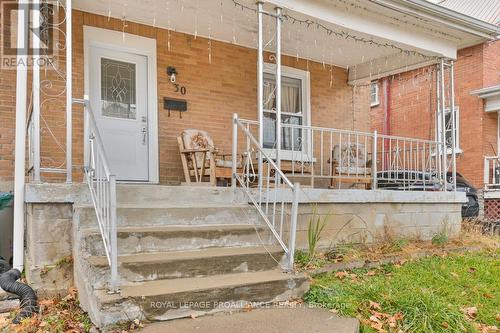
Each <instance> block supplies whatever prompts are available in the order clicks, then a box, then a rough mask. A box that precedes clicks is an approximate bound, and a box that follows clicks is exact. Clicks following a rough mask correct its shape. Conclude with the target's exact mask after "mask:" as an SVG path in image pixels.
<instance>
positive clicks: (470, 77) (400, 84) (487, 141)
mask: <svg viewBox="0 0 500 333" xmlns="http://www.w3.org/2000/svg"><path fill="white" fill-rule="evenodd" d="M499 54H500V42H498V41H497V42H490V43H484V44H481V45H476V46H473V47H469V48H466V49H462V50H460V51H459V52H458V59H457V61H456V63H455V96H456V105H457V106H458V107H459V108H460V140H459V143H460V149H461V150H462V152H461V153H460V154H459V155H458V156H457V168H458V169H457V170H458V171H459V172H460V173H462V174H463V175H464V176H465V177H466V178H468V179H470V181H472V182H473V183H474V184H475V185H476V186H477V187H478V188H482V187H483V165H484V161H483V157H484V156H485V155H492V154H495V153H498V152H496V149H497V148H496V147H497V126H498V125H497V114H496V113H486V112H484V106H483V102H482V100H481V99H479V98H478V97H477V96H473V95H471V94H470V93H471V92H472V91H474V90H477V89H481V88H484V87H488V86H492V85H496V84H500V57H499V56H498V55H499ZM434 68H435V67H434V66H432V67H428V68H423V69H418V70H414V71H410V72H407V73H403V74H400V75H395V76H393V77H390V78H388V80H389V82H390V95H391V99H390V111H389V116H388V118H389V120H388V124H389V126H387V125H386V126H385V128H389V129H390V133H387V134H392V135H401V136H408V137H415V138H422V139H434V137H435V121H436V120H435V112H436V96H435V95H436V87H435V86H436V82H435V81H436V80H435V73H434V72H433V71H434ZM382 82H383V80H380V81H379V86H380V94H381V96H380V100H381V104H380V105H379V106H377V107H373V108H372V109H371V111H370V115H371V120H372V129H376V130H378V131H379V132H381V133H382V132H383V129H384V119H387V115H385V114H384V109H385V108H384V103H383V101H384V98H383V96H382V94H383V89H382ZM384 117H386V118H384Z"/></svg>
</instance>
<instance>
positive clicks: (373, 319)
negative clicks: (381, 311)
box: [370, 315, 381, 324]
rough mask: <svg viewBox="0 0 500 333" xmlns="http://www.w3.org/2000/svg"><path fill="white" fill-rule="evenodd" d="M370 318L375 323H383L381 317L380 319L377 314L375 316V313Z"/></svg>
mask: <svg viewBox="0 0 500 333" xmlns="http://www.w3.org/2000/svg"><path fill="white" fill-rule="evenodd" d="M370 320H371V321H373V322H374V323H378V324H380V323H381V322H380V319H378V318H377V316H375V315H372V316H370Z"/></svg>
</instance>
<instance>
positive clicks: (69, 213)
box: [26, 184, 465, 327]
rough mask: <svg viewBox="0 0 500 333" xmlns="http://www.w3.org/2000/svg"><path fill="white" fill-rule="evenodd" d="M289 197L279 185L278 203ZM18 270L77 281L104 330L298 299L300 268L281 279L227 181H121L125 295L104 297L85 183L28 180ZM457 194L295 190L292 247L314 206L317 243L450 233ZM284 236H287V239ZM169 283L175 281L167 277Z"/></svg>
mask: <svg viewBox="0 0 500 333" xmlns="http://www.w3.org/2000/svg"><path fill="white" fill-rule="evenodd" d="M281 198H284V199H285V200H289V199H290V198H291V193H289V192H286V191H283V192H280V193H279V195H278V199H281ZM26 201H27V219H26V233H27V238H26V240H27V246H26V272H27V278H28V282H29V283H30V284H31V285H32V286H33V287H34V288H35V289H37V290H38V292H39V293H45V294H54V293H62V292H65V291H66V290H67V289H68V288H69V287H70V286H71V285H73V284H75V285H76V287H77V288H78V290H79V292H80V301H81V303H82V306H83V308H84V309H85V310H87V311H88V312H89V314H90V316H91V318H92V320H93V321H94V323H95V324H97V325H98V326H100V327H103V326H107V325H110V324H113V323H115V322H117V321H120V320H125V319H127V318H128V319H130V318H136V317H141V316H146V317H147V318H150V319H153V320H164V319H172V318H177V317H182V316H189V315H199V314H202V313H212V312H214V311H219V310H222V309H220V308H218V307H217V306H216V304H217V302H221V301H227V302H236V303H237V304H239V305H240V306H243V307H244V306H245V304H248V303H249V302H250V303H251V302H257V303H269V302H276V301H286V300H287V299H288V298H289V297H300V296H301V295H302V294H303V293H304V292H305V291H306V290H307V286H308V282H307V278H305V277H304V276H294V275H288V274H285V275H283V273H282V271H281V268H280V260H283V258H282V255H283V252H282V250H281V248H276V246H275V244H273V243H272V242H273V238H272V237H270V232H269V230H268V229H267V227H266V226H265V225H264V224H263V222H262V220H261V219H260V217H259V216H258V213H257V211H256V209H255V208H254V207H253V206H251V204H249V203H248V199H246V198H245V197H244V196H243V195H242V193H241V192H240V193H237V194H236V195H235V194H234V193H233V192H232V190H231V189H229V188H207V187H199V188H195V187H171V186H154V185H119V186H118V188H117V201H118V202H117V204H118V210H117V215H118V216H117V219H118V248H119V273H120V278H121V288H122V292H121V293H120V294H118V295H113V296H110V295H108V294H107V292H106V291H107V290H106V288H107V284H108V282H109V267H108V265H107V261H106V258H105V257H104V255H105V252H104V249H103V246H102V239H101V236H100V234H99V231H98V227H97V222H96V221H95V215H94V212H93V207H92V206H91V205H90V200H89V193H88V189H87V187H86V186H85V185H83V184H79V185H66V184H57V185H56V184H43V185H28V186H27V189H26ZM464 201H465V194H464V193H442V192H394V191H364V190H322V189H309V188H304V189H303V191H302V192H301V194H300V204H299V218H298V227H297V247H298V248H306V247H307V231H308V224H309V220H310V218H311V216H312V214H313V212H316V214H318V215H320V216H321V217H323V218H324V221H325V223H326V226H325V228H324V231H323V233H322V235H321V241H320V244H319V246H320V247H325V248H326V247H330V246H333V245H336V244H344V243H358V244H359V243H371V242H377V241H382V240H387V239H397V238H417V239H422V240H427V239H430V238H432V237H433V236H434V235H435V234H437V233H439V232H443V231H444V232H446V233H447V234H448V236H449V237H450V238H453V237H454V236H456V235H458V233H459V231H460V223H461V213H460V212H461V204H462V202H464ZM284 239H288V235H286V234H285V235H284ZM174 282H175V283H174ZM165 300H167V301H170V303H169V304H170V305H172V304H177V305H178V304H181V303H182V302H181V301H186V300H189V301H190V302H192V303H196V302H198V301H206V302H209V303H210V304H215V306H211V307H209V308H207V309H198V308H196V307H187V308H186V307H184V306H181V307H178V306H171V307H169V308H168V309H160V310H158V309H154V308H148V307H147V305H148V304H153V303H154V302H157V301H165Z"/></svg>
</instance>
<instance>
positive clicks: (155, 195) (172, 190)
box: [79, 184, 248, 205]
mask: <svg viewBox="0 0 500 333" xmlns="http://www.w3.org/2000/svg"><path fill="white" fill-rule="evenodd" d="M116 199H117V202H118V203H119V204H136V205H141V204H151V203H153V204H155V203H156V204H165V203H169V204H172V205H183V204H185V203H186V202H194V203H198V204H200V205H203V204H217V203H218V204H228V203H246V202H248V200H246V197H245V194H244V193H243V191H241V190H238V191H236V192H233V190H232V189H231V188H229V187H212V186H167V185H155V184H151V185H148V184H117V186H116ZM79 203H80V204H91V203H92V200H91V199H90V194H89V193H88V190H87V191H82V195H81V196H80V200H79Z"/></svg>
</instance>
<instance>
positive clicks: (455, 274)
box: [450, 272, 458, 278]
mask: <svg viewBox="0 0 500 333" xmlns="http://www.w3.org/2000/svg"><path fill="white" fill-rule="evenodd" d="M450 274H451V276H453V277H454V278H458V274H457V273H455V272H451V273H450Z"/></svg>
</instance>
